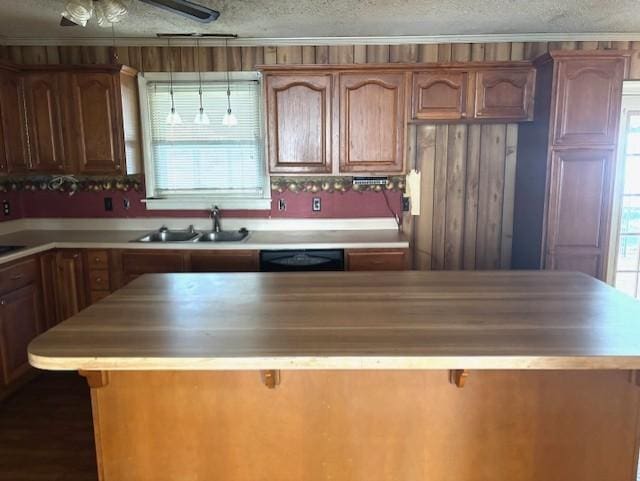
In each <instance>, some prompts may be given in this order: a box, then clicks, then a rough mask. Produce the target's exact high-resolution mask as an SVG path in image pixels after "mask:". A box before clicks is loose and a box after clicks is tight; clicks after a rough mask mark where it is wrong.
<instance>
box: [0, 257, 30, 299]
mask: <svg viewBox="0 0 640 481" xmlns="http://www.w3.org/2000/svg"><path fill="white" fill-rule="evenodd" d="M38 274H39V273H38V264H37V262H36V260H35V259H33V258H31V259H29V260H26V261H21V262H18V263H17V264H13V265H11V266H9V267H4V268H2V269H0V293H3V294H4V293H5V292H11V291H14V290H16V289H19V288H21V287H24V286H26V285H28V284H31V283H32V282H35V281H37V279H38Z"/></svg>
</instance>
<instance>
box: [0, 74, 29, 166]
mask: <svg viewBox="0 0 640 481" xmlns="http://www.w3.org/2000/svg"><path fill="white" fill-rule="evenodd" d="M28 169H29V153H28V151H27V132H26V122H25V115H24V88H23V80H22V76H21V75H20V74H19V73H18V72H16V71H11V70H8V69H7V70H3V69H2V68H1V67H0V173H9V174H17V173H24V172H26V171H27V170H28Z"/></svg>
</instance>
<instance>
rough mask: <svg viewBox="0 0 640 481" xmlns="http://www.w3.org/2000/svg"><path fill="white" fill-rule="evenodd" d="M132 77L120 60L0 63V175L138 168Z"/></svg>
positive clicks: (139, 153) (103, 172)
mask: <svg viewBox="0 0 640 481" xmlns="http://www.w3.org/2000/svg"><path fill="white" fill-rule="evenodd" d="M135 75H136V71H135V70H132V69H130V68H128V67H124V66H120V65H90V66H84V65H83V66H65V65H55V66H52V65H43V66H32V65H29V66H28V67H25V68H24V70H19V69H18V68H17V67H16V68H13V69H11V70H9V69H8V68H7V69H5V68H4V67H3V66H1V65H0V138H1V139H3V140H4V142H3V143H2V146H1V147H0V173H5V174H6V173H9V174H11V173H27V172H31V173H38V174H81V175H95V174H98V175H125V174H136V173H140V172H141V171H142V151H141V133H140V120H139V117H140V116H139V104H138V89H137V83H136V79H135Z"/></svg>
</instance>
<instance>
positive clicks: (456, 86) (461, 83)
mask: <svg viewBox="0 0 640 481" xmlns="http://www.w3.org/2000/svg"><path fill="white" fill-rule="evenodd" d="M468 90H469V73H468V72H451V73H444V72H437V71H435V72H419V73H414V74H413V89H412V102H411V109H412V115H411V118H412V119H413V120H458V119H464V118H466V117H467V97H468Z"/></svg>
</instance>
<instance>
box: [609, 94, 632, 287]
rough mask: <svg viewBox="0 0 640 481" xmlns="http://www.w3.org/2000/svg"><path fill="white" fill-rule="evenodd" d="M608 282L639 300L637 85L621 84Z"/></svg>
mask: <svg viewBox="0 0 640 481" xmlns="http://www.w3.org/2000/svg"><path fill="white" fill-rule="evenodd" d="M617 160H618V161H617V168H616V172H617V173H616V188H615V192H616V195H615V201H614V206H613V214H614V215H613V219H614V222H613V229H612V233H613V239H612V242H611V246H612V252H611V254H612V255H610V256H609V258H610V263H609V270H608V272H609V276H608V277H609V278H608V281H609V282H610V283H611V284H613V285H614V286H615V287H616V288H617V289H619V290H621V291H623V292H625V293H627V294H629V295H631V296H633V297H636V298H640V82H625V83H624V87H623V95H622V114H621V119H620V138H619V142H618V159H617Z"/></svg>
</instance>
